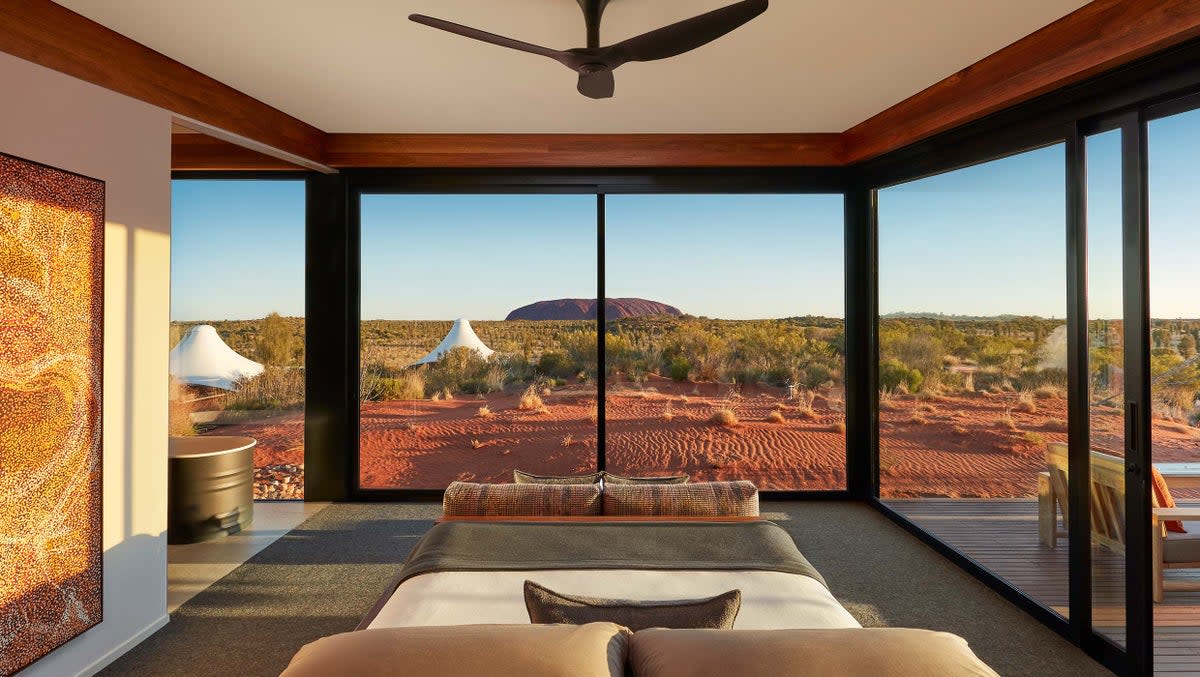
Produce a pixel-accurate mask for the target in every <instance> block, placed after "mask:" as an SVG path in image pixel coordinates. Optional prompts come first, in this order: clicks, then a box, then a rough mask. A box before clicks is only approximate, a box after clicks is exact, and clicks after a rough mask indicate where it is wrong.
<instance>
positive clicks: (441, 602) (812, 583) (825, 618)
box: [369, 569, 861, 630]
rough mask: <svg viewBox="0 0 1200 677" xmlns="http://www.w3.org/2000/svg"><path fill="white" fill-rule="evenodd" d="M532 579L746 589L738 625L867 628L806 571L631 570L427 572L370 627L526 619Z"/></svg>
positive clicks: (680, 594)
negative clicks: (527, 583) (526, 587)
mask: <svg viewBox="0 0 1200 677" xmlns="http://www.w3.org/2000/svg"><path fill="white" fill-rule="evenodd" d="M526 580H532V581H536V582H538V583H540V584H542V585H544V586H546V587H547V588H550V589H551V590H554V591H555V592H560V593H563V594H567V595H586V596H589V597H607V598H618V599H635V600H668V599H699V598H704V597H712V596H714V595H719V594H721V593H723V592H726V591H729V590H733V589H735V588H736V589H739V590H741V591H742V608H741V611H740V612H738V616H737V621H736V622H735V623H734V627H735V628H738V629H747V630H750V629H771V628H857V627H861V626H860V625H859V624H858V622H857V621H855V620H854V617H853V616H851V615H850V613H849V612H847V611H846V609H844V608H843V607H842V605H841V604H838V601H837V600H836V599H834V597H833V595H832V594H830V593H829V590H827V589H826V588H825V586H823V585H821V584H820V583H819V582H817V581H816V580H814V579H812V578H809V577H808V576H802V575H799V574H789V573H782V572H778V571H646V570H627V569H577V570H567V569H554V570H537V571H439V572H436V573H429V574H422V575H419V576H416V577H414V578H410V579H408V580H407V581H405V582H404V583H402V584H401V585H400V587H399V588H397V589H396V592H395V593H394V594H392V596H391V598H390V599H389V600H388V601H387V603H386V604H385V605H384V607H383V608H382V609H381V610H380V612H379V615H378V616H376V617H375V619H374V620H373V621H372V622H371V624H370V626H369V627H372V628H390V627H403V626H414V625H468V624H475V623H506V624H507V623H528V622H529V614H528V612H527V611H526V610H525V598H524V593H523V586H524V583H525V581H526Z"/></svg>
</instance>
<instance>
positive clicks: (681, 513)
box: [603, 481, 758, 517]
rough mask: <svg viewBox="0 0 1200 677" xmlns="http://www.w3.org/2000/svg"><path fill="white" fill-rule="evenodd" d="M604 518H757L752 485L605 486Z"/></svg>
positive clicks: (737, 483)
mask: <svg viewBox="0 0 1200 677" xmlns="http://www.w3.org/2000/svg"><path fill="white" fill-rule="evenodd" d="M603 504H604V514H605V515H661V516H664V517H757V516H758V489H757V488H755V486H754V484H753V483H752V482H746V481H738V482H692V483H689V484H605V485H604V497H603Z"/></svg>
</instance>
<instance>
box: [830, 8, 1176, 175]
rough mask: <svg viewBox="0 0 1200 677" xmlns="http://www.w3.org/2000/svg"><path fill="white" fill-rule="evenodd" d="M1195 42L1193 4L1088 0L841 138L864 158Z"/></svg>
mask: <svg viewBox="0 0 1200 677" xmlns="http://www.w3.org/2000/svg"><path fill="white" fill-rule="evenodd" d="M1195 37H1200V2H1197V0H1094V1H1093V2H1090V3H1088V4H1086V5H1084V6H1083V7H1081V8H1079V9H1078V10H1076V11H1074V12H1072V13H1070V14H1068V15H1066V16H1064V17H1063V18H1061V19H1059V20H1058V21H1055V22H1054V23H1051V24H1049V25H1047V26H1046V27H1044V28H1042V29H1040V30H1038V31H1035V32H1033V33H1031V34H1029V35H1027V36H1026V37H1024V38H1021V39H1020V40H1018V41H1016V42H1014V43H1013V44H1011V45H1009V46H1008V47H1005V48H1004V49H1001V50H1000V51H998V52H995V53H994V54H992V55H990V56H988V57H986V58H984V59H983V60H981V61H979V62H978V63H976V64H974V65H972V66H968V67H967V68H964V69H963V70H961V71H959V72H957V73H955V74H954V75H951V76H950V77H948V78H946V79H944V80H942V81H941V82H938V83H937V84H935V85H933V86H931V87H929V88H928V89H925V90H924V91H922V92H920V93H918V94H915V95H913V96H911V97H909V98H908V99H905V100H904V101H901V102H900V103H898V104H896V105H895V106H892V107H891V108H888V109H887V110H885V111H883V112H881V113H879V114H878V115H875V116H874V117H871V118H870V119H868V120H866V121H864V122H862V123H860V124H858V125H855V126H854V127H852V128H850V129H849V130H847V131H846V132H845V133H844V142H845V145H846V162H847V163H850V164H854V163H858V162H862V161H864V160H869V159H871V158H874V157H877V156H880V155H883V154H884V153H887V152H890V151H893V150H897V149H900V148H903V147H904V146H907V145H909V144H912V143H915V142H917V141H920V140H922V139H926V138H929V137H931V136H934V135H936V134H938V133H940V132H944V131H947V130H950V129H953V128H955V127H958V126H961V125H964V124H966V123H968V122H972V121H975V120H978V119H980V118H982V117H985V116H987V115H989V114H991V113H995V112H997V111H1000V110H1002V109H1005V108H1009V107H1011V106H1014V105H1016V104H1019V103H1022V102H1025V101H1028V100H1030V99H1033V98H1035V97H1037V96H1040V95H1042V94H1046V93H1048V92H1051V91H1053V90H1055V89H1059V88H1061V87H1066V86H1068V85H1071V84H1075V83H1077V82H1080V81H1083V80H1086V79H1087V78H1089V77H1092V76H1094V75H1098V74H1100V73H1102V72H1104V71H1106V70H1110V69H1112V68H1116V67H1118V66H1121V65H1124V64H1127V63H1129V62H1131V61H1134V60H1136V59H1139V58H1141V57H1144V56H1148V55H1150V54H1152V53H1154V52H1157V51H1160V50H1163V49H1166V48H1168V47H1172V46H1174V45H1177V44H1180V43H1182V42H1185V41H1187V40H1190V39H1192V38H1195Z"/></svg>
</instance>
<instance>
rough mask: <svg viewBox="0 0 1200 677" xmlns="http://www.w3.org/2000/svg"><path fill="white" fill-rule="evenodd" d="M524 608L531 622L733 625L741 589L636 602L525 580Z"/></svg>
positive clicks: (634, 627)
mask: <svg viewBox="0 0 1200 677" xmlns="http://www.w3.org/2000/svg"><path fill="white" fill-rule="evenodd" d="M525 608H526V610H528V611H529V621H530V622H531V623H571V624H574V625H582V624H584V623H596V622H603V621H607V622H610V623H616V624H617V625H622V626H625V627H627V628H629V629H630V630H634V631H637V630H642V629H644V628H714V629H725V630H728V629H729V628H732V627H733V621H734V620H735V619H736V618H737V615H738V610H740V609H741V608H742V591H741V590H730V591H729V592H726V593H724V594H721V595H717V596H716V597H710V598H708V599H691V600H677V601H653V602H651V601H637V600H626V599H601V598H598V597H580V596H574V595H564V594H561V593H557V592H554V591H553V590H550V589H549V588H546V587H544V586H541V585H538V584H537V583H534V582H533V581H525Z"/></svg>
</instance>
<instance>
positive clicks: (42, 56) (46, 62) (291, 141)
mask: <svg viewBox="0 0 1200 677" xmlns="http://www.w3.org/2000/svg"><path fill="white" fill-rule="evenodd" d="M0 51H4V52H8V53H9V54H12V55H14V56H17V57H20V58H22V59H25V60H26V61H31V62H33V63H36V64H39V65H42V66H45V67H47V68H52V69H54V70H56V71H59V72H62V73H66V74H67V75H71V76H73V77H76V78H79V79H80V80H85V81H87V82H91V83H93V84H96V85H99V86H101V87H104V88H105V89H110V90H112V91H114V92H119V93H121V94H125V95H126V96H130V97H133V98H135V99H139V100H141V101H145V102H146V103H149V104H152V105H155V106H158V107H160V108H165V109H166V110H169V111H171V112H172V113H174V114H176V115H177V116H179V117H180V118H182V119H186V120H187V121H189V123H190V125H194V126H197V127H200V128H201V129H200V130H199V131H206V132H216V133H219V134H221V135H224V136H225V137H226V138H227V140H229V141H231V142H234V143H242V144H244V145H249V146H257V148H258V149H259V150H263V151H266V152H270V153H272V154H278V155H280V156H281V157H284V158H287V159H290V160H293V161H295V162H298V163H301V164H304V165H305V166H308V167H309V168H312V169H317V170H320V171H325V170H328V167H325V166H324V165H323V163H322V162H321V158H322V149H321V143H322V141H323V140H324V137H325V133H324V132H322V131H321V130H319V129H317V128H316V127H313V126H312V125H309V124H307V123H305V122H302V121H300V120H297V119H296V118H294V117H292V116H290V115H288V114H286V113H283V112H282V111H279V110H277V109H275V108H272V107H271V106H268V105H267V104H265V103H263V102H261V101H259V100H257V99H255V98H253V97H250V96H248V95H246V94H243V93H242V92H239V91H238V90H236V89H234V88H232V87H230V86H229V85H226V84H223V83H221V82H218V81H217V80H215V79H213V78H211V77H209V76H207V75H204V74H203V73H201V72H199V71H197V70H195V69H192V68H189V67H188V66H185V65H183V64H181V63H179V62H178V61H175V60H174V59H171V58H169V57H167V56H164V55H163V54H160V53H158V52H156V51H154V50H152V49H150V48H149V47H146V46H145V45H142V44H141V43H138V42H135V41H133V40H131V39H130V38H127V37H125V36H124V35H121V34H120V33H117V32H116V31H113V30H111V29H109V28H107V27H105V26H103V25H101V24H99V23H96V22H95V21H92V20H91V19H88V18H87V17H84V16H83V15H80V14H77V13H75V12H73V11H71V10H69V9H67V8H66V7H63V6H62V5H59V4H57V3H54V2H51V0H3V2H0Z"/></svg>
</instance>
